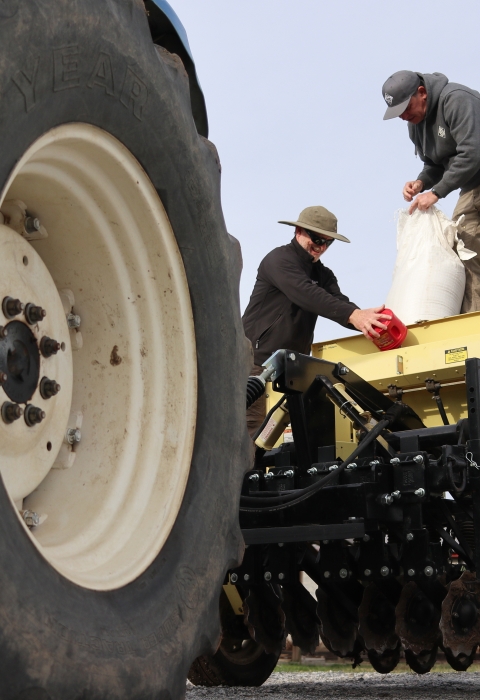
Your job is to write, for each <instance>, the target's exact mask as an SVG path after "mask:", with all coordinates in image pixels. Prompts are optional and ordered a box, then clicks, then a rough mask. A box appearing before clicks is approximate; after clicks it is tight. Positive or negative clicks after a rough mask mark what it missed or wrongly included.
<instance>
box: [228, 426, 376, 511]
mask: <svg viewBox="0 0 480 700" xmlns="http://www.w3.org/2000/svg"><path fill="white" fill-rule="evenodd" d="M389 424H390V420H389V419H384V420H381V421H380V422H379V423H377V425H376V426H375V427H374V428H372V430H370V432H369V433H368V435H367V436H366V437H365V438H364V439H363V440H362V442H361V443H360V444H359V445H358V447H357V448H356V450H354V451H353V452H352V454H351V455H350V456H349V457H347V459H346V460H345V461H344V462H342V464H340V466H339V467H338V469H335V470H334V471H333V472H331V473H330V474H328V475H327V476H325V477H324V478H323V479H321V480H320V481H317V482H316V483H315V484H312V485H311V486H307V487H306V488H304V489H299V490H298V491H296V493H295V494H291V495H290V494H289V495H286V496H278V497H274V498H264V499H262V498H261V497H256V496H241V497H240V504H241V506H240V512H242V513H272V512H276V511H279V510H285V509H286V508H291V507H293V506H296V505H298V504H299V503H302V502H303V501H305V500H306V499H307V498H310V497H311V496H313V495H314V494H315V493H317V491H320V490H321V489H322V488H324V487H325V486H327V484H329V483H330V482H331V481H333V479H335V477H337V476H338V475H339V474H341V473H342V472H343V471H344V470H345V469H346V468H347V467H348V465H349V464H351V463H352V462H353V461H354V460H355V459H356V458H357V457H358V455H360V454H361V453H362V452H363V451H364V449H365V448H366V447H368V445H370V443H372V442H373V441H374V440H375V439H376V438H377V437H378V436H379V435H380V433H381V432H382V430H383V429H384V428H386V427H387V426H388V425H389ZM262 495H263V494H262ZM244 504H245V505H254V504H255V505H257V506H258V507H256V508H245V507H243V505H244ZM260 504H262V505H260ZM263 504H264V505H263Z"/></svg>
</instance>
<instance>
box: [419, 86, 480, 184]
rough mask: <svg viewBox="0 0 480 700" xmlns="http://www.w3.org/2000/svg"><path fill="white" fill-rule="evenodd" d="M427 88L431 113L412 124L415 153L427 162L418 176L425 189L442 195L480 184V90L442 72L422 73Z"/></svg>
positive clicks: (428, 110) (428, 111) (428, 108)
mask: <svg viewBox="0 0 480 700" xmlns="http://www.w3.org/2000/svg"><path fill="white" fill-rule="evenodd" d="M418 76H419V77H420V79H421V80H422V81H423V82H424V84H425V89H426V91H427V113H426V115H425V119H424V120H423V121H421V122H420V124H409V125H408V132H409V135H410V138H411V140H412V141H413V143H414V144H415V153H418V155H419V156H420V158H421V159H422V160H423V162H424V163H425V165H424V167H423V170H422V172H421V173H420V175H419V176H418V180H421V181H422V182H423V184H424V188H423V189H424V190H428V189H430V188H431V187H435V192H436V193H437V194H438V196H439V197H446V196H447V194H449V193H450V192H453V190H456V189H458V188H459V187H460V188H462V190H464V191H467V190H471V189H473V188H474V187H477V186H478V185H480V93H478V92H477V91H476V90H471V89H470V88H468V87H465V85H459V84H458V83H449V82H448V78H447V77H446V76H445V75H443V74H442V73H424V74H423V73H418Z"/></svg>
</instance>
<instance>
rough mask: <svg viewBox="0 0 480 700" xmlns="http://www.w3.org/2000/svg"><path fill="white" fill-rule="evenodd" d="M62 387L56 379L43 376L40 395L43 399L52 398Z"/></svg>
mask: <svg viewBox="0 0 480 700" xmlns="http://www.w3.org/2000/svg"><path fill="white" fill-rule="evenodd" d="M60 389H61V387H60V384H57V382H56V381H55V380H54V379H49V378H48V377H43V379H42V381H41V382H40V395H41V397H42V399H51V398H52V396H55V395H56V394H58V392H59V391H60Z"/></svg>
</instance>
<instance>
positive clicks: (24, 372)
mask: <svg viewBox="0 0 480 700" xmlns="http://www.w3.org/2000/svg"><path fill="white" fill-rule="evenodd" d="M5 330H6V331H7V335H6V336H5V337H4V338H1V339H0V371H1V372H3V373H4V374H6V375H7V379H6V381H4V382H3V389H4V391H5V393H6V395H7V396H8V398H9V399H10V400H11V401H14V402H15V403H26V402H27V401H29V400H30V399H31V398H32V396H33V394H34V393H35V390H36V388H37V385H38V379H39V376H40V352H39V350H38V345H37V339H36V338H35V336H34V334H33V333H32V331H31V330H30V328H29V327H28V326H27V325H25V323H22V322H21V321H10V323H8V324H7V325H6V326H5Z"/></svg>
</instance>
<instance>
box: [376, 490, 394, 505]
mask: <svg viewBox="0 0 480 700" xmlns="http://www.w3.org/2000/svg"><path fill="white" fill-rule="evenodd" d="M378 500H379V502H380V504H381V505H382V506H391V505H392V503H393V496H391V495H390V494H389V493H383V494H382V495H381V496H379V498H378Z"/></svg>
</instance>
